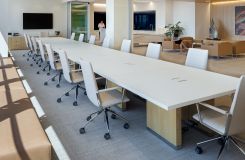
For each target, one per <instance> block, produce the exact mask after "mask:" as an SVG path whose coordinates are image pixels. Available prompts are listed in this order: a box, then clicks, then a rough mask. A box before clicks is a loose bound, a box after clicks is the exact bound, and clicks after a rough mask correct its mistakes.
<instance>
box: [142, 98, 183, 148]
mask: <svg viewBox="0 0 245 160" xmlns="http://www.w3.org/2000/svg"><path fill="white" fill-rule="evenodd" d="M146 110H147V127H148V128H149V129H150V130H151V131H153V132H154V133H156V134H157V135H159V136H160V137H161V138H163V140H164V141H166V142H167V143H168V144H170V146H172V147H174V148H175V149H179V148H181V145H182V133H181V131H182V130H181V109H175V110H171V111H166V110H164V109H162V108H160V107H158V106H156V105H155V104H153V103H151V102H149V101H147V105H146Z"/></svg>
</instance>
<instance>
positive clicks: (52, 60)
mask: <svg viewBox="0 0 245 160" xmlns="http://www.w3.org/2000/svg"><path fill="white" fill-rule="evenodd" d="M45 47H46V50H47V53H48V58H49V64H50V66H51V69H52V70H54V71H57V74H55V75H54V76H53V77H52V78H50V79H48V80H47V81H46V82H44V85H45V86H47V85H48V82H49V81H50V80H52V81H55V78H56V77H57V76H59V79H58V84H57V85H56V87H57V88H59V87H60V80H61V76H62V74H63V73H62V66H61V62H60V60H59V58H58V56H55V55H54V51H53V49H52V47H51V45H50V44H45Z"/></svg>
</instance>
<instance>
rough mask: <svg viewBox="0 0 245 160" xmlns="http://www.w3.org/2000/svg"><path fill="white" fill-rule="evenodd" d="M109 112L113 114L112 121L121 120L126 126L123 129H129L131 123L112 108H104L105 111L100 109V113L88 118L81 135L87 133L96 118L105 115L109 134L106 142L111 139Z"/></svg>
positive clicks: (81, 129) (105, 136)
mask: <svg viewBox="0 0 245 160" xmlns="http://www.w3.org/2000/svg"><path fill="white" fill-rule="evenodd" d="M108 112H110V113H111V118H112V119H116V118H117V117H118V118H119V119H121V120H122V121H124V125H123V127H124V128H125V129H128V128H129V127H130V126H129V122H128V120H127V119H126V118H124V117H123V116H121V115H119V114H117V113H116V112H115V111H113V110H111V109H110V107H108V108H103V109H100V110H99V111H97V112H94V113H92V114H90V115H89V116H88V117H87V123H85V124H84V126H83V127H82V128H80V134H84V133H85V132H86V131H85V127H86V126H87V125H88V124H90V123H91V122H92V121H93V120H94V119H95V118H96V117H98V116H99V115H100V114H101V113H104V116H105V122H106V128H107V132H106V133H105V134H104V138H105V139H106V140H108V139H110V138H111V135H110V126H109V118H108Z"/></svg>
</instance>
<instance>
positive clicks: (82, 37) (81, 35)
mask: <svg viewBox="0 0 245 160" xmlns="http://www.w3.org/2000/svg"><path fill="white" fill-rule="evenodd" d="M78 41H79V42H83V41H84V34H80V35H79V39H78Z"/></svg>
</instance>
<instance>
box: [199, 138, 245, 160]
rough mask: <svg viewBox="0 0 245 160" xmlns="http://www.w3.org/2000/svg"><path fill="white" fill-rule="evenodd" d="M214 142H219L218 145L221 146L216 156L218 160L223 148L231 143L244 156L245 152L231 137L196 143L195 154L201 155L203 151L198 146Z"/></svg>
mask: <svg viewBox="0 0 245 160" xmlns="http://www.w3.org/2000/svg"><path fill="white" fill-rule="evenodd" d="M215 140H219V143H220V144H221V148H220V150H219V154H218V158H217V159H218V160H219V159H220V158H221V155H222V153H223V150H224V148H225V146H226V145H227V144H228V143H229V142H230V141H231V142H232V143H233V144H234V145H235V146H236V147H237V148H238V149H239V150H240V151H241V153H242V154H243V155H244V156H245V151H244V150H243V149H242V148H241V146H240V145H239V144H238V143H237V142H236V141H235V139H234V138H233V137H231V136H220V137H217V138H213V139H209V140H206V141H203V142H199V143H197V144H196V145H197V146H196V149H195V151H196V153H197V154H202V152H203V150H202V148H201V147H200V145H202V144H205V143H208V142H212V141H215Z"/></svg>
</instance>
